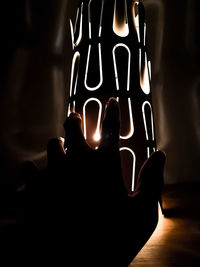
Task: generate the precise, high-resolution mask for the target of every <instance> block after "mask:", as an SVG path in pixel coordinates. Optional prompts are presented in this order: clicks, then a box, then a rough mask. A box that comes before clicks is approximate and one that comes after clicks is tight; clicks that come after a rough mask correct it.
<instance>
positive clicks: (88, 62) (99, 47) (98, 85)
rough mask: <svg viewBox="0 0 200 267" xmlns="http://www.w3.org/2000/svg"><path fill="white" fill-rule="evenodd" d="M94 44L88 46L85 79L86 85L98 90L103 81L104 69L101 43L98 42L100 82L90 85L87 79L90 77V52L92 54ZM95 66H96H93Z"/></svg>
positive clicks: (88, 87) (92, 89)
mask: <svg viewBox="0 0 200 267" xmlns="http://www.w3.org/2000/svg"><path fill="white" fill-rule="evenodd" d="M91 49H92V46H91V45H89V47H88V54H87V63H86V69H85V79H84V85H85V87H86V88H87V90H89V91H95V90H97V89H98V88H99V87H100V86H101V85H102V83H103V70H102V55H101V44H100V43H99V44H98V54H99V83H98V84H97V85H96V86H94V87H91V86H88V84H87V79H88V68H89V64H90V54H91ZM93 67H94V66H93Z"/></svg>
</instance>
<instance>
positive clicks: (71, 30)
mask: <svg viewBox="0 0 200 267" xmlns="http://www.w3.org/2000/svg"><path fill="white" fill-rule="evenodd" d="M69 26H70V32H71V41H72V49H73V50H74V29H73V24H72V21H71V19H70V20H69Z"/></svg>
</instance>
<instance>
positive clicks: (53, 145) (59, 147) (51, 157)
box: [47, 137, 65, 166]
mask: <svg viewBox="0 0 200 267" xmlns="http://www.w3.org/2000/svg"><path fill="white" fill-rule="evenodd" d="M64 155H65V150H64V138H62V137H59V138H53V139H51V140H50V141H49V142H48V144H47V160H48V166H55V165H58V164H59V162H60V161H61V160H62V159H63V157H64Z"/></svg>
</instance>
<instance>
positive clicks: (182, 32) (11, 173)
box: [0, 0, 200, 190]
mask: <svg viewBox="0 0 200 267" xmlns="http://www.w3.org/2000/svg"><path fill="white" fill-rule="evenodd" d="M79 2H80V1H78V0H77V1H67V0H43V1H41V0H18V1H14V0H10V1H2V2H1V16H0V17H1V33H0V34H1V52H0V53H1V77H0V84H1V86H0V164H1V165H0V168H1V177H0V184H1V188H8V189H11V190H15V189H16V188H18V187H19V186H20V185H21V184H22V183H23V179H22V178H21V177H22V176H21V166H22V164H23V162H24V161H26V160H32V161H34V162H35V163H36V165H37V166H38V167H39V168H42V167H44V166H46V145H47V143H48V141H49V139H50V138H52V137H57V136H64V132H63V122H64V119H65V116H66V112H67V102H68V91H69V80H70V68H71V56H72V50H71V40H70V32H69V18H72V20H74V18H75V14H76V8H77V6H78V5H79ZM141 2H143V4H144V6H145V10H146V22H147V32H148V44H149V46H148V47H149V53H150V55H149V56H150V59H151V62H152V95H153V105H154V113H155V124H156V133H157V144H158V149H163V150H164V151H165V152H166V154H167V162H166V167H165V183H167V184H177V183H188V182H189V183H191V182H192V183H194V182H195V183H196V182H198V183H199V181H200V177H199V171H200V164H199V159H200V75H199V74H200V63H199V60H200V52H199V45H200V32H199V31H200V30H199V25H200V21H199V20H200V18H199V14H200V13H199V11H200V2H199V1H198V0H183V1H181V0H178V1H172V0H167V1H164V0H143V1H141Z"/></svg>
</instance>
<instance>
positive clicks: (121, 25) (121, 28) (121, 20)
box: [113, 0, 129, 37]
mask: <svg viewBox="0 0 200 267" xmlns="http://www.w3.org/2000/svg"><path fill="white" fill-rule="evenodd" d="M123 13H124V14H122V12H121V7H118V6H117V1H116V0H115V8H114V16H113V31H114V33H115V34H116V35H118V36H120V37H126V36H128V34H129V27H128V23H127V21H128V19H127V6H126V1H124V12H123Z"/></svg>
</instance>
